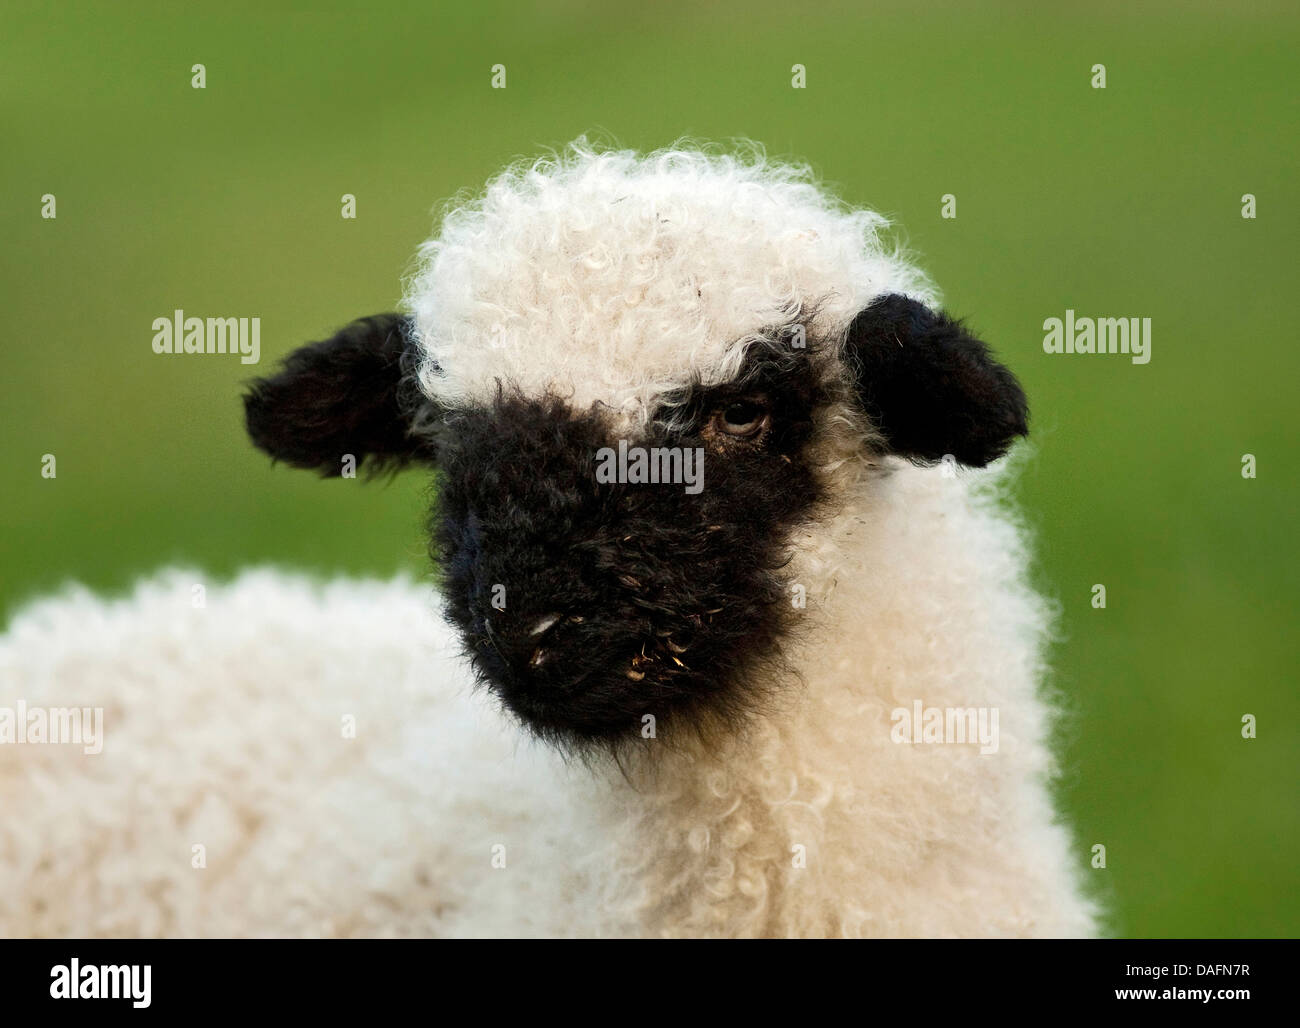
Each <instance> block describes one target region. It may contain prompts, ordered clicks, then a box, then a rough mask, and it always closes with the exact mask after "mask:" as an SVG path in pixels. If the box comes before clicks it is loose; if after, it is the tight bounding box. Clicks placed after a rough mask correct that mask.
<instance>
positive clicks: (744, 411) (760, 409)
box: [713, 400, 771, 438]
mask: <svg viewBox="0 0 1300 1028" xmlns="http://www.w3.org/2000/svg"><path fill="white" fill-rule="evenodd" d="M770 421H771V417H770V415H769V414H768V410H767V407H766V406H765V405H764V404H762V403H760V402H757V401H755V400H739V401H737V402H736V403H732V404H728V405H727V406H726V407H724V408H722V409H721V410H720V411H718V413H717V414H715V415H714V416H713V423H714V425H715V426H716V427H717V428H718V430H719V431H720V432H723V433H724V434H726V435H729V436H736V437H738V438H749V437H751V436H756V435H758V434H759V433H760V432H762V431H763V429H765V428H766V427H767V426H768V423H769V422H770Z"/></svg>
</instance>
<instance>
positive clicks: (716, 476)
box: [245, 296, 1026, 746]
mask: <svg viewBox="0 0 1300 1028" xmlns="http://www.w3.org/2000/svg"><path fill="white" fill-rule="evenodd" d="M823 345H824V346H825V347H827V348H829V347H831V346H832V345H833V341H831V342H826V343H824V344H823ZM818 350H819V348H818V347H816V346H814V345H813V343H812V342H811V341H809V344H808V346H807V348H805V349H798V348H794V347H792V346H790V345H788V344H787V343H773V344H755V345H753V346H751V347H750V349H749V351H748V352H747V354H746V360H745V364H744V367H743V368H742V371H741V373H740V375H739V376H738V377H737V379H736V380H735V381H733V382H731V383H728V384H725V385H720V386H711V387H708V388H705V387H702V386H694V387H689V388H685V389H683V390H682V391H681V392H680V393H679V394H678V395H674V396H670V397H666V398H665V400H664V405H663V408H662V409H661V410H660V411H659V412H658V413H657V416H656V417H655V419H654V420H653V422H652V424H651V426H650V428H649V429H648V430H647V432H646V433H645V435H644V437H642V438H636V439H626V440H620V439H619V438H618V435H617V430H616V428H615V427H614V424H615V423H614V421H613V419H612V418H610V417H608V416H607V413H606V412H605V411H603V410H602V409H601V408H599V407H598V408H595V409H591V410H573V409H571V408H570V407H568V406H566V404H565V403H564V402H563V401H562V400H561V399H558V398H556V397H553V396H540V397H539V396H522V395H518V394H515V393H512V392H510V391H508V390H502V391H501V392H500V394H499V395H498V396H497V397H496V399H495V401H494V402H493V403H492V404H490V405H487V406H482V407H472V408H459V409H447V408H444V407H438V406H436V405H435V404H433V403H432V402H431V401H430V400H428V399H427V398H426V397H424V396H423V394H421V393H420V392H419V391H418V390H416V389H415V388H413V378H412V374H411V369H412V367H413V365H414V359H413V358H414V354H415V344H414V343H413V342H412V340H411V333H410V325H409V324H408V323H407V322H406V321H405V319H403V318H402V317H400V316H398V315H378V316H376V317H373V318H367V319H363V320H361V321H358V322H354V323H353V324H352V325H349V326H348V327H347V328H345V329H343V330H342V331H341V332H339V333H338V334H337V335H336V336H334V337H333V338H332V339H329V340H325V341H323V342H319V343H313V344H311V345H308V346H306V347H303V348H301V349H299V350H298V351H296V352H295V353H293V354H292V355H290V357H289V358H288V359H287V360H286V362H285V368H284V370H283V371H281V372H280V373H279V374H278V375H275V376H273V377H271V378H268V379H263V380H260V381H258V382H256V383H254V384H253V386H252V389H251V390H250V392H249V393H248V395H247V396H246V397H245V406H246V417H247V423H248V430H249V434H250V435H251V436H252V438H253V441H254V442H255V443H256V444H257V445H258V446H260V447H262V448H263V449H264V450H266V451H267V452H268V453H270V454H272V455H273V456H274V457H277V458H279V459H283V460H285V461H288V462H289V463H291V464H294V465H295V466H298V467H306V468H314V469H316V470H318V471H319V472H320V473H321V474H323V475H327V476H329V475H338V474H339V473H340V470H341V467H342V457H343V456H344V455H345V454H347V455H349V456H351V457H353V458H354V459H355V460H356V461H357V462H358V463H359V464H360V465H361V466H362V467H363V468H366V469H368V470H370V471H372V472H373V471H375V470H377V469H378V470H384V469H395V468H400V467H402V466H404V465H406V464H408V463H412V462H418V463H422V464H426V465H430V466H433V467H436V468H437V469H438V470H439V473H440V474H439V489H438V502H437V506H436V508H435V510H434V512H433V516H432V521H431V534H432V544H431V548H432V553H433V556H434V560H435V562H436V565H437V566H438V568H439V569H440V573H441V575H442V579H443V587H444V591H445V593H446V600H447V609H448V615H449V617H450V618H451V620H452V621H453V622H454V623H455V625H456V626H457V627H458V628H459V630H460V632H461V633H462V635H463V637H464V640H465V645H466V649H467V651H468V653H469V655H470V657H471V659H472V661H473V665H474V667H475V668H476V670H477V671H478V673H479V675H480V677H481V678H482V679H483V680H484V681H485V682H486V683H487V685H488V686H489V687H490V688H491V689H492V690H493V691H494V692H496V693H497V695H499V696H500V698H501V699H502V701H503V702H504V703H505V705H506V706H507V707H508V708H509V709H510V710H511V711H513V712H514V713H515V714H516V715H517V716H518V717H519V718H520V719H521V720H522V721H523V722H524V723H525V724H526V725H528V726H529V727H530V728H531V729H532V730H533V731H535V732H536V733H537V734H539V735H541V736H543V737H545V738H547V739H550V740H552V741H555V742H558V743H561V744H564V745H571V746H590V745H599V744H611V743H614V742H616V741H617V740H619V739H623V738H626V737H634V736H636V735H638V734H640V733H643V731H644V729H645V727H646V725H647V723H648V722H647V717H648V716H651V717H653V718H654V727H655V735H656V737H659V736H660V735H661V734H662V732H663V731H664V730H665V729H667V728H668V727H669V726H673V727H676V726H678V725H684V726H686V727H688V728H694V729H707V728H709V727H712V726H713V725H715V724H719V723H721V724H727V723H729V722H731V721H734V720H735V719H737V718H739V717H741V716H743V715H744V714H745V713H746V712H748V711H750V710H752V709H753V708H754V707H755V706H756V705H759V704H761V703H762V702H763V700H764V698H765V695H764V690H765V689H767V688H770V687H772V686H773V685H775V684H776V682H777V676H776V675H775V674H772V673H771V671H772V669H773V665H776V664H779V661H780V655H781V644H782V642H783V640H785V639H787V638H788V637H789V634H790V632H791V631H793V630H794V628H795V624H796V619H797V618H798V617H799V612H798V611H797V610H796V609H795V607H794V606H793V604H792V603H791V598H792V595H791V589H790V586H791V585H792V583H791V582H790V581H789V575H788V571H787V570H786V568H787V565H788V563H789V560H790V558H791V556H792V554H791V552H790V549H789V544H790V539H791V534H792V530H793V529H794V528H795V527H796V526H799V525H801V524H804V523H806V522H808V521H809V520H810V519H813V518H815V517H817V516H818V513H819V510H820V508H821V506H822V505H823V501H824V499H825V498H824V496H823V494H822V490H823V485H822V483H821V482H820V480H819V477H818V473H817V472H816V470H815V469H814V467H813V464H814V462H813V461H811V460H810V459H809V447H810V445H811V444H812V443H813V442H814V440H813V434H814V419H815V417H816V415H817V414H818V412H819V411H820V410H821V409H822V408H823V407H824V405H825V404H827V403H828V402H831V400H832V396H831V395H830V393H831V392H832V391H835V390H839V389H844V390H846V393H845V397H844V398H846V399H849V400H851V401H852V403H853V405H854V406H856V408H857V410H858V411H859V416H860V417H862V418H863V419H864V420H865V421H869V422H870V423H871V424H872V425H873V426H874V428H875V430H876V435H877V437H878V438H879V440H880V446H881V448H882V449H883V450H884V451H886V452H892V453H895V454H897V455H899V456H902V457H906V458H908V459H910V460H913V461H916V462H919V463H925V462H933V461H937V460H940V459H942V458H943V457H944V456H945V455H949V454H951V455H953V457H954V458H955V459H956V460H958V461H960V462H961V463H964V464H970V465H977V466H979V465H983V464H986V463H988V461H990V460H992V459H994V458H996V457H998V456H1000V455H1001V453H1002V452H1003V451H1004V450H1005V449H1006V447H1007V445H1008V444H1009V443H1010V441H1011V439H1012V438H1013V437H1014V436H1015V435H1017V434H1023V433H1024V432H1025V419H1026V409H1025V401H1024V395H1023V394H1022V393H1021V391H1020V388H1019V385H1018V384H1017V383H1016V381H1015V379H1014V378H1013V377H1012V375H1011V374H1010V372H1008V371H1007V370H1006V369H1005V368H1004V367H1002V366H1001V365H1000V364H998V363H997V362H995V361H994V360H993V359H992V358H991V356H990V355H989V352H988V349H987V347H986V346H985V345H984V344H983V343H981V342H980V341H979V340H978V339H975V338H974V337H972V336H970V335H969V334H968V333H967V332H966V331H965V330H964V328H963V327H962V326H961V325H960V324H959V323H957V322H954V321H952V320H951V319H949V318H947V317H946V316H945V315H943V314H941V313H935V312H933V311H930V310H928V309H927V308H925V307H924V306H923V305H921V304H919V303H917V302H916V301H914V300H910V299H908V298H906V297H902V296H886V297H882V298H881V299H879V300H878V301H876V302H875V303H873V304H872V305H871V306H870V307H868V308H866V309H865V310H863V311H862V312H861V313H860V314H859V315H858V316H857V317H856V318H855V319H854V321H853V323H852V325H851V326H850V327H849V329H848V333H847V338H846V339H845V341H844V343H843V346H842V347H841V348H839V349H838V351H837V353H838V356H839V358H840V363H838V364H835V365H834V366H836V367H839V368H840V371H841V372H842V381H841V380H838V379H837V380H836V381H833V382H826V383H824V382H823V381H822V378H821V375H822V371H821V370H820V367H819V366H818V362H819V358H818V356H817V354H818ZM620 442H622V443H624V444H626V445H627V446H628V447H629V448H640V449H642V450H646V451H651V452H658V451H664V450H670V451H676V452H677V453H678V455H679V456H680V454H681V452H682V451H690V452H691V453H692V455H694V453H695V452H696V451H697V450H698V451H702V453H703V465H702V470H703V479H702V485H699V484H697V483H698V480H697V479H696V478H694V477H693V476H691V475H689V474H688V475H687V476H686V479H687V480H686V481H675V482H669V481H664V482H656V483H654V484H651V483H639V482H637V481H635V480H630V481H629V480H612V479H611V478H610V477H609V476H608V475H601V474H600V473H599V471H600V468H599V467H598V464H599V463H600V462H601V460H602V457H601V452H602V450H604V449H606V448H609V449H611V450H617V449H618V448H619V445H620ZM681 467H682V465H681V464H680V463H679V464H678V465H677V468H678V469H679V470H680V469H681ZM697 470H698V469H697ZM760 683H766V685H763V684H760ZM646 734H648V733H646Z"/></svg>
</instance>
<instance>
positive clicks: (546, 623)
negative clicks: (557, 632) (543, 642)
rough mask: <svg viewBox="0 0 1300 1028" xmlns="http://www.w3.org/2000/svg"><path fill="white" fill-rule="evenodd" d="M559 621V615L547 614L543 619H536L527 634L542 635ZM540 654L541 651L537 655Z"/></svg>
mask: <svg viewBox="0 0 1300 1028" xmlns="http://www.w3.org/2000/svg"><path fill="white" fill-rule="evenodd" d="M559 620H560V615H559V614H547V615H546V616H545V617H543V618H538V619H537V621H536V622H534V623H533V627H532V628H530V629H529V630H528V634H529V635H531V636H538V635H542V634H544V633H545V632H546V631H547V630H548V629H550V627H551V626H552V625H554V624H555V622H557V621H559ZM540 652H541V651H540V650H538V653H540Z"/></svg>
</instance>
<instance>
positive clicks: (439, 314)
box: [406, 153, 928, 420]
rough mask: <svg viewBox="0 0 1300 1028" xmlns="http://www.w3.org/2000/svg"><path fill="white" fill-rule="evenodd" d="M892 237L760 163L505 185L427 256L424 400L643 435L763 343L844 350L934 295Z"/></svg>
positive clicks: (587, 162) (523, 179) (637, 168)
mask: <svg viewBox="0 0 1300 1028" xmlns="http://www.w3.org/2000/svg"><path fill="white" fill-rule="evenodd" d="M883 226H884V221H883V219H881V218H880V217H878V216H877V215H874V214H872V213H870V212H866V211H847V210H844V209H843V208H842V207H841V206H840V205H838V204H837V203H836V202H835V201H834V200H832V199H831V198H829V197H828V196H827V195H826V194H825V193H823V192H822V191H821V190H820V189H818V188H817V187H816V186H815V185H813V184H811V183H810V182H809V181H808V180H807V174H806V172H804V171H802V170H800V169H797V168H789V167H785V166H778V165H772V164H765V163H761V162H753V163H744V162H741V161H738V160H736V159H732V158H724V157H707V156H705V155H701V154H696V153H675V154H666V155H661V156H659V157H655V158H649V159H640V158H636V157H635V156H633V155H630V154H604V155H591V154H581V153H579V154H577V155H576V156H575V155H573V154H570V155H569V156H568V157H567V158H566V159H565V160H564V161H562V162H558V163H553V164H549V165H534V166H532V167H530V168H528V169H526V170H516V171H510V172H507V173H505V174H503V175H502V176H500V177H498V178H497V179H495V180H494V181H493V182H491V183H490V184H489V185H488V187H487V190H486V191H485V193H484V194H483V196H482V197H481V198H480V199H479V200H477V201H476V202H473V203H471V204H467V205H464V206H462V207H459V208H456V209H453V210H452V211H451V212H450V213H449V214H448V215H447V216H446V218H445V220H444V223H443V228H442V231H441V234H440V235H439V236H437V237H436V238H434V239H433V240H431V241H430V242H428V243H426V244H425V245H424V246H423V247H422V248H421V251H420V265H419V270H418V272H417V274H416V275H415V276H414V278H413V279H412V280H411V281H410V283H409V287H408V291H407V296H406V304H407V306H408V307H409V309H410V310H411V311H412V312H413V314H414V319H415V337H416V341H417V343H418V344H419V347H420V351H421V355H422V358H423V366H422V368H421V372H420V382H421V386H422V388H423V389H424V391H425V392H426V393H427V394H428V395H429V396H430V397H431V398H433V399H435V400H438V401H441V402H442V403H445V404H449V405H462V404H466V403H475V402H486V401H488V400H489V399H490V398H491V397H492V396H493V395H494V394H495V393H496V390H497V387H498V384H510V385H514V386H518V387H519V389H520V390H522V391H523V392H524V393H525V394H527V395H535V396H536V395H541V394H543V393H546V392H555V393H558V394H559V395H561V396H563V397H565V398H566V399H567V400H568V402H569V403H570V405H571V406H573V407H574V408H576V409H587V408H589V407H590V406H591V405H593V404H596V403H599V404H601V405H603V406H605V407H606V408H612V409H614V410H618V411H621V412H622V413H623V414H624V415H625V416H626V417H629V418H632V419H636V420H643V419H644V418H645V417H646V416H647V415H648V412H649V411H650V410H651V409H653V408H654V406H655V405H656V403H657V402H658V398H659V397H660V396H661V395H662V394H663V393H665V392H667V391H669V390H673V389H675V388H677V387H679V386H681V385H682V384H683V383H685V382H688V381H699V382H701V383H702V384H704V385H706V386H708V385H714V384H719V383H722V382H725V381H729V380H731V379H732V378H734V377H735V376H736V375H737V373H738V372H739V370H740V366H741V362H742V360H743V357H744V351H745V349H746V347H745V345H744V344H745V343H746V342H747V341H750V340H752V339H754V338H755V337H758V336H761V335H762V334H763V333H764V332H770V331H771V330H772V329H774V328H780V327H784V326H788V325H792V324H802V325H803V327H804V329H805V330H806V332H807V334H808V335H809V336H810V337H813V338H824V339H833V338H836V337H837V336H839V335H841V334H842V333H843V331H844V330H845V328H846V327H847V326H848V324H849V322H850V321H851V320H852V318H853V316H854V314H855V313H857V312H858V311H860V310H861V309H862V308H863V307H864V306H866V305H867V304H868V303H869V302H870V301H871V299H872V298H873V297H875V296H877V295H881V294H884V293H891V292H908V293H910V294H912V295H921V296H925V295H926V293H927V292H928V290H927V289H926V286H925V283H924V282H923V281H922V280H921V279H920V276H919V274H918V273H917V272H916V271H915V270H914V269H912V268H911V267H910V266H908V265H907V264H906V263H905V262H904V261H902V260H901V259H900V258H898V257H897V256H896V255H895V254H894V253H893V252H892V250H890V249H887V247H886V245H885V244H884V243H883V242H882V240H881V239H880V237H879V235H878V232H879V230H880V229H881V228H882V227H883Z"/></svg>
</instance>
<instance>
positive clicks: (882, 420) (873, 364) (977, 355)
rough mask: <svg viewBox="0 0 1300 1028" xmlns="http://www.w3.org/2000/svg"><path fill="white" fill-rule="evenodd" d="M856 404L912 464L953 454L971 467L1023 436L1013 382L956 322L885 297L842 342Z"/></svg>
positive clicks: (1023, 417) (1021, 403)
mask: <svg viewBox="0 0 1300 1028" xmlns="http://www.w3.org/2000/svg"><path fill="white" fill-rule="evenodd" d="M845 356H846V360H847V361H848V362H849V365H850V367H852V368H853V372H854V376H855V384H856V387H857V394H858V401H859V403H860V404H861V406H862V408H863V410H865V411H866V413H867V414H868V415H870V417H871V419H872V420H873V421H874V422H875V423H876V426H877V427H878V428H879V429H880V430H881V432H882V433H883V434H884V437H885V441H886V443H887V444H888V446H889V448H890V450H891V451H892V452H894V453H897V454H898V455H899V456H902V457H907V458H909V459H911V460H914V461H921V462H924V461H937V460H942V459H943V457H944V455H945V454H952V455H953V456H954V457H955V458H956V459H957V460H959V461H960V462H961V463H963V464H967V465H970V466H971V467H983V466H984V465H985V464H987V463H989V461H992V460H996V459H997V458H998V457H1001V456H1002V454H1004V453H1005V452H1006V450H1007V447H1008V446H1010V445H1011V441H1012V439H1014V438H1015V437H1016V436H1018V435H1026V434H1028V426H1027V419H1028V415H1029V408H1028V405H1027V403H1026V402H1025V394H1024V392H1023V391H1022V390H1021V388H1020V383H1019V382H1017V381H1016V378H1015V376H1014V375H1012V374H1011V372H1010V371H1008V370H1007V369H1006V368H1004V367H1003V366H1002V365H1001V364H999V363H998V362H997V361H995V360H994V359H993V358H992V356H990V354H989V348H988V347H987V346H985V345H984V343H982V342H980V341H979V340H978V339H976V338H975V337H974V336H972V335H970V334H969V333H968V332H967V331H966V330H965V329H964V328H962V326H961V324H960V322H957V321H953V320H952V319H951V318H949V317H948V316H947V315H946V314H943V313H936V312H935V311H932V310H930V308H928V307H926V306H925V304H922V303H918V302H917V301H915V300H910V299H908V298H907V297H906V296H901V295H899V294H896V293H895V294H890V295H888V296H883V297H880V298H879V299H877V300H875V301H874V302H872V304H871V306H869V307H867V308H866V309H865V310H864V311H862V312H861V313H860V314H858V316H857V317H856V318H854V319H853V324H852V325H851V326H850V327H849V334H848V340H847V343H846V353H845Z"/></svg>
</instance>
